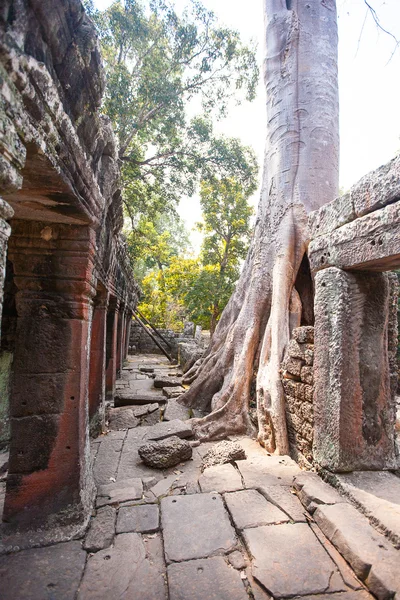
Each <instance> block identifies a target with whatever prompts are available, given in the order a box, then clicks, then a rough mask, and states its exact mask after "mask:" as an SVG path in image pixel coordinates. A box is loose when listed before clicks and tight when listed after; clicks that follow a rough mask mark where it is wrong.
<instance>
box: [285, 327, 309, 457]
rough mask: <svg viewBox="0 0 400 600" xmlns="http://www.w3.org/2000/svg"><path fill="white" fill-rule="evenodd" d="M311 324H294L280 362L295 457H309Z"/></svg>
mask: <svg viewBox="0 0 400 600" xmlns="http://www.w3.org/2000/svg"><path fill="white" fill-rule="evenodd" d="M313 365H314V327H297V328H296V329H294V330H293V337H292V339H291V340H290V342H289V345H288V348H287V351H286V355H285V358H284V361H283V363H282V385H283V389H284V392H285V400H286V402H285V405H286V422H287V428H288V435H289V444H290V451H291V454H292V456H293V458H295V459H296V460H298V461H300V462H303V463H304V462H306V463H310V462H312V460H313V453H312V445H313V438H314V409H313V393H314V366H313Z"/></svg>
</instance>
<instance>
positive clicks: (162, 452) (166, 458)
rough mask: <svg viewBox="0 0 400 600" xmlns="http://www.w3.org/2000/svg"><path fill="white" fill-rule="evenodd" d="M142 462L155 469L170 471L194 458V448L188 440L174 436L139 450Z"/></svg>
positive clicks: (148, 444)
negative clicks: (169, 469)
mask: <svg viewBox="0 0 400 600" xmlns="http://www.w3.org/2000/svg"><path fill="white" fill-rule="evenodd" d="M138 453H139V456H140V458H141V459H142V461H143V462H144V463H145V464H146V465H147V466H148V467H152V468H154V469H168V468H169V467H174V466H175V465H177V464H179V463H180V462H183V461H185V460H189V459H190V458H192V447H191V445H190V444H189V442H187V441H186V440H182V439H181V438H179V437H177V436H176V435H173V436H171V437H168V438H166V439H164V440H160V441H154V442H148V443H146V444H143V445H142V446H140V447H139V448H138Z"/></svg>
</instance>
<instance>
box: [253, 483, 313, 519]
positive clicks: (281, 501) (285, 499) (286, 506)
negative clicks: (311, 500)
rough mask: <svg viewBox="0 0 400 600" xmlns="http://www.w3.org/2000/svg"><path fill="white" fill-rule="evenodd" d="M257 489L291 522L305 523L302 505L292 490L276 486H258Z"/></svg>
mask: <svg viewBox="0 0 400 600" xmlns="http://www.w3.org/2000/svg"><path fill="white" fill-rule="evenodd" d="M258 489H259V491H260V492H261V493H262V494H263V496H265V497H266V498H267V500H269V501H270V502H272V504H275V505H277V506H278V507H279V508H280V509H281V510H282V511H284V512H285V513H286V514H287V515H289V517H290V520H291V521H294V522H295V523H307V519H306V516H305V512H304V508H303V505H302V504H301V502H300V500H299V499H298V497H297V496H296V494H294V493H293V492H292V490H290V489H288V488H287V487H284V486H278V485H272V486H259V487H258Z"/></svg>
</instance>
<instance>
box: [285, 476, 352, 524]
mask: <svg viewBox="0 0 400 600" xmlns="http://www.w3.org/2000/svg"><path fill="white" fill-rule="evenodd" d="M294 488H295V489H296V490H297V491H298V496H299V499H300V501H301V502H302V504H303V505H304V507H305V508H306V509H307V510H308V512H310V513H311V514H313V513H314V511H315V510H316V508H317V507H318V506H319V505H320V504H336V503H341V502H347V500H346V498H344V497H343V496H341V495H340V494H339V493H338V492H337V490H335V489H334V488H333V487H332V486H330V485H329V483H325V481H322V479H321V478H320V476H319V475H317V473H302V474H301V475H298V476H297V477H296V478H295V480H294Z"/></svg>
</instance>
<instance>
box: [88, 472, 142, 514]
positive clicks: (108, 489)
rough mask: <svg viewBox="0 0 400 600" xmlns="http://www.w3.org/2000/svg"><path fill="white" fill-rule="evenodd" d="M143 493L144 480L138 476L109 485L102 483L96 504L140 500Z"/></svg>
mask: <svg viewBox="0 0 400 600" xmlns="http://www.w3.org/2000/svg"><path fill="white" fill-rule="evenodd" d="M142 495H143V484H142V480H141V479H139V478H138V477H134V478H132V479H122V480H120V481H116V482H115V483H110V484H108V485H101V486H100V487H99V488H98V490H97V499H96V506H97V507H100V506H104V505H106V504H115V503H116V502H128V501H129V500H140V498H141V497H142Z"/></svg>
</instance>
